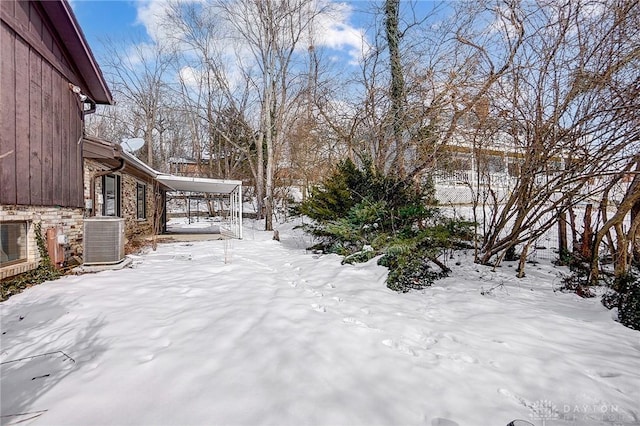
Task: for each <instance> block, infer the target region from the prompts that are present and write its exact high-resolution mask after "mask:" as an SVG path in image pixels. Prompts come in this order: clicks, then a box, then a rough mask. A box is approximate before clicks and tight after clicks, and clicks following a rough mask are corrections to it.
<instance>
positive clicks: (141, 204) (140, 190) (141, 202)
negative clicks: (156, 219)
mask: <svg viewBox="0 0 640 426" xmlns="http://www.w3.org/2000/svg"><path fill="white" fill-rule="evenodd" d="M136 204H137V209H138V219H146V218H147V185H145V184H142V183H138V187H137V191H136Z"/></svg>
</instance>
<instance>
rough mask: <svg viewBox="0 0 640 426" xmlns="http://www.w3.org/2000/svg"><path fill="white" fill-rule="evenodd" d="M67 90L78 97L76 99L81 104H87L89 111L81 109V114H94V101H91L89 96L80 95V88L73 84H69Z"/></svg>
mask: <svg viewBox="0 0 640 426" xmlns="http://www.w3.org/2000/svg"><path fill="white" fill-rule="evenodd" d="M69 90H71V91H72V92H73V93H75V94H76V95H78V98H80V102H82V103H83V104H89V109H84V108H83V111H82V112H83V114H91V113H93V112H95V110H96V103H95V101H94V100H93V99H91V98H90V97H89V96H87V95H85V94H84V93H82V88H81V87H80V86H77V85H75V84H73V83H69Z"/></svg>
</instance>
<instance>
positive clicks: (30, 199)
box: [0, 0, 83, 207]
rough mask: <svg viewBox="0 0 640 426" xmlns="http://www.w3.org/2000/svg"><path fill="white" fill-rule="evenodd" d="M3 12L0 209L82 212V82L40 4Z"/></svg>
mask: <svg viewBox="0 0 640 426" xmlns="http://www.w3.org/2000/svg"><path fill="white" fill-rule="evenodd" d="M0 8H1V12H2V26H1V28H0V59H1V65H0V84H1V85H2V88H1V90H0V96H1V97H0V112H1V114H0V117H1V120H2V122H1V123H0V204H8V205H13V204H24V205H37V206H65V207H82V206H83V183H82V176H83V173H82V144H80V143H78V141H79V140H80V138H81V136H82V128H83V123H82V120H83V117H82V105H81V103H80V102H79V100H78V97H77V95H76V94H74V93H72V92H71V90H69V83H74V84H79V82H81V81H82V79H81V78H80V77H79V75H78V74H79V73H78V72H76V71H75V70H74V67H73V66H72V65H71V64H70V61H68V60H67V56H68V55H67V54H66V53H65V50H64V47H62V46H63V45H62V44H61V42H60V41H59V39H58V36H57V34H56V33H55V32H54V31H52V28H53V25H52V24H51V23H50V22H48V21H47V19H46V18H44V17H43V15H42V14H41V12H40V9H39V6H38V3H37V2H29V1H19V2H15V1H5V0H2V1H0ZM5 18H6V21H5ZM34 44H36V45H37V46H34ZM43 51H45V53H44V54H43Z"/></svg>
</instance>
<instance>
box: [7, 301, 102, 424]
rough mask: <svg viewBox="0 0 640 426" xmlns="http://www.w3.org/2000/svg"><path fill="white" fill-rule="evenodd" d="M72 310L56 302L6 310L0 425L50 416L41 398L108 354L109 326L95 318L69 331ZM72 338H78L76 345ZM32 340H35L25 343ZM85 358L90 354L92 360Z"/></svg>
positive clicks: (24, 305) (72, 327)
mask: <svg viewBox="0 0 640 426" xmlns="http://www.w3.org/2000/svg"><path fill="white" fill-rule="evenodd" d="M71 310H72V306H70V305H69V304H68V303H65V305H63V304H61V303H60V302H59V300H58V298H57V297H51V298H49V299H47V300H45V301H39V302H37V303H33V304H29V303H24V304H20V305H14V306H7V307H6V309H3V313H2V347H3V349H2V357H1V358H0V359H1V361H2V362H0V407H2V411H1V412H0V425H10V424H16V423H21V422H24V421H27V420H29V419H31V418H35V417H38V416H40V415H42V414H43V413H45V412H46V411H47V408H48V407H41V406H38V404H37V401H38V399H40V398H41V397H42V396H43V395H44V394H46V393H47V392H48V391H50V390H51V389H52V388H54V387H55V386H56V385H57V384H58V383H59V382H60V381H62V380H63V379H64V378H65V377H66V376H68V375H69V374H71V373H73V372H74V371H75V370H76V369H78V368H79V367H80V365H81V364H84V363H86V362H87V361H89V360H90V359H93V358H94V357H95V356H97V355H98V354H99V353H101V352H103V351H104V350H105V349H106V347H107V346H106V344H105V343H104V342H102V343H101V342H100V339H99V331H100V330H101V329H102V328H103V327H104V325H105V321H104V320H102V319H92V320H91V321H89V322H87V323H86V324H85V325H83V326H82V327H80V328H78V327H76V326H75V325H76V324H75V323H73V326H71V325H70V324H71V323H70V322H67V323H66V325H67V326H65V323H64V318H63V317H64V316H65V315H67V314H69V313H70V311H71ZM58 324H60V326H58V327H56V326H57V325H58ZM70 333H75V336H74V337H73V338H72V341H70V340H69V334H70ZM33 336H38V338H35V339H34V338H33ZM27 337H28V338H30V339H32V340H31V341H28V342H27V341H25V339H26V338H27ZM64 342H67V343H64ZM83 354H91V355H90V357H89V358H90V359H87V355H83ZM78 357H83V358H82V359H78Z"/></svg>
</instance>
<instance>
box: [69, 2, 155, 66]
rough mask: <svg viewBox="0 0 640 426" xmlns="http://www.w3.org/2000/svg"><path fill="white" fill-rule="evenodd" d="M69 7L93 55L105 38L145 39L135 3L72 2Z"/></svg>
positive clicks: (144, 32) (96, 52) (144, 31)
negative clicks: (133, 37)
mask: <svg viewBox="0 0 640 426" xmlns="http://www.w3.org/2000/svg"><path fill="white" fill-rule="evenodd" d="M71 5H72V7H73V11H74V13H75V14H76V18H78V21H79V22H80V26H81V27H82V31H83V32H84V35H85V36H86V38H87V41H88V42H89V45H90V46H91V49H92V50H93V51H94V53H95V54H98V53H99V52H100V50H101V48H100V46H101V41H102V40H104V39H106V38H114V39H120V38H123V37H126V35H127V34H137V35H141V36H144V37H146V30H145V28H144V26H143V25H142V24H141V23H139V22H138V20H137V2H135V1H121V0H73V1H72V2H71Z"/></svg>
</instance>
